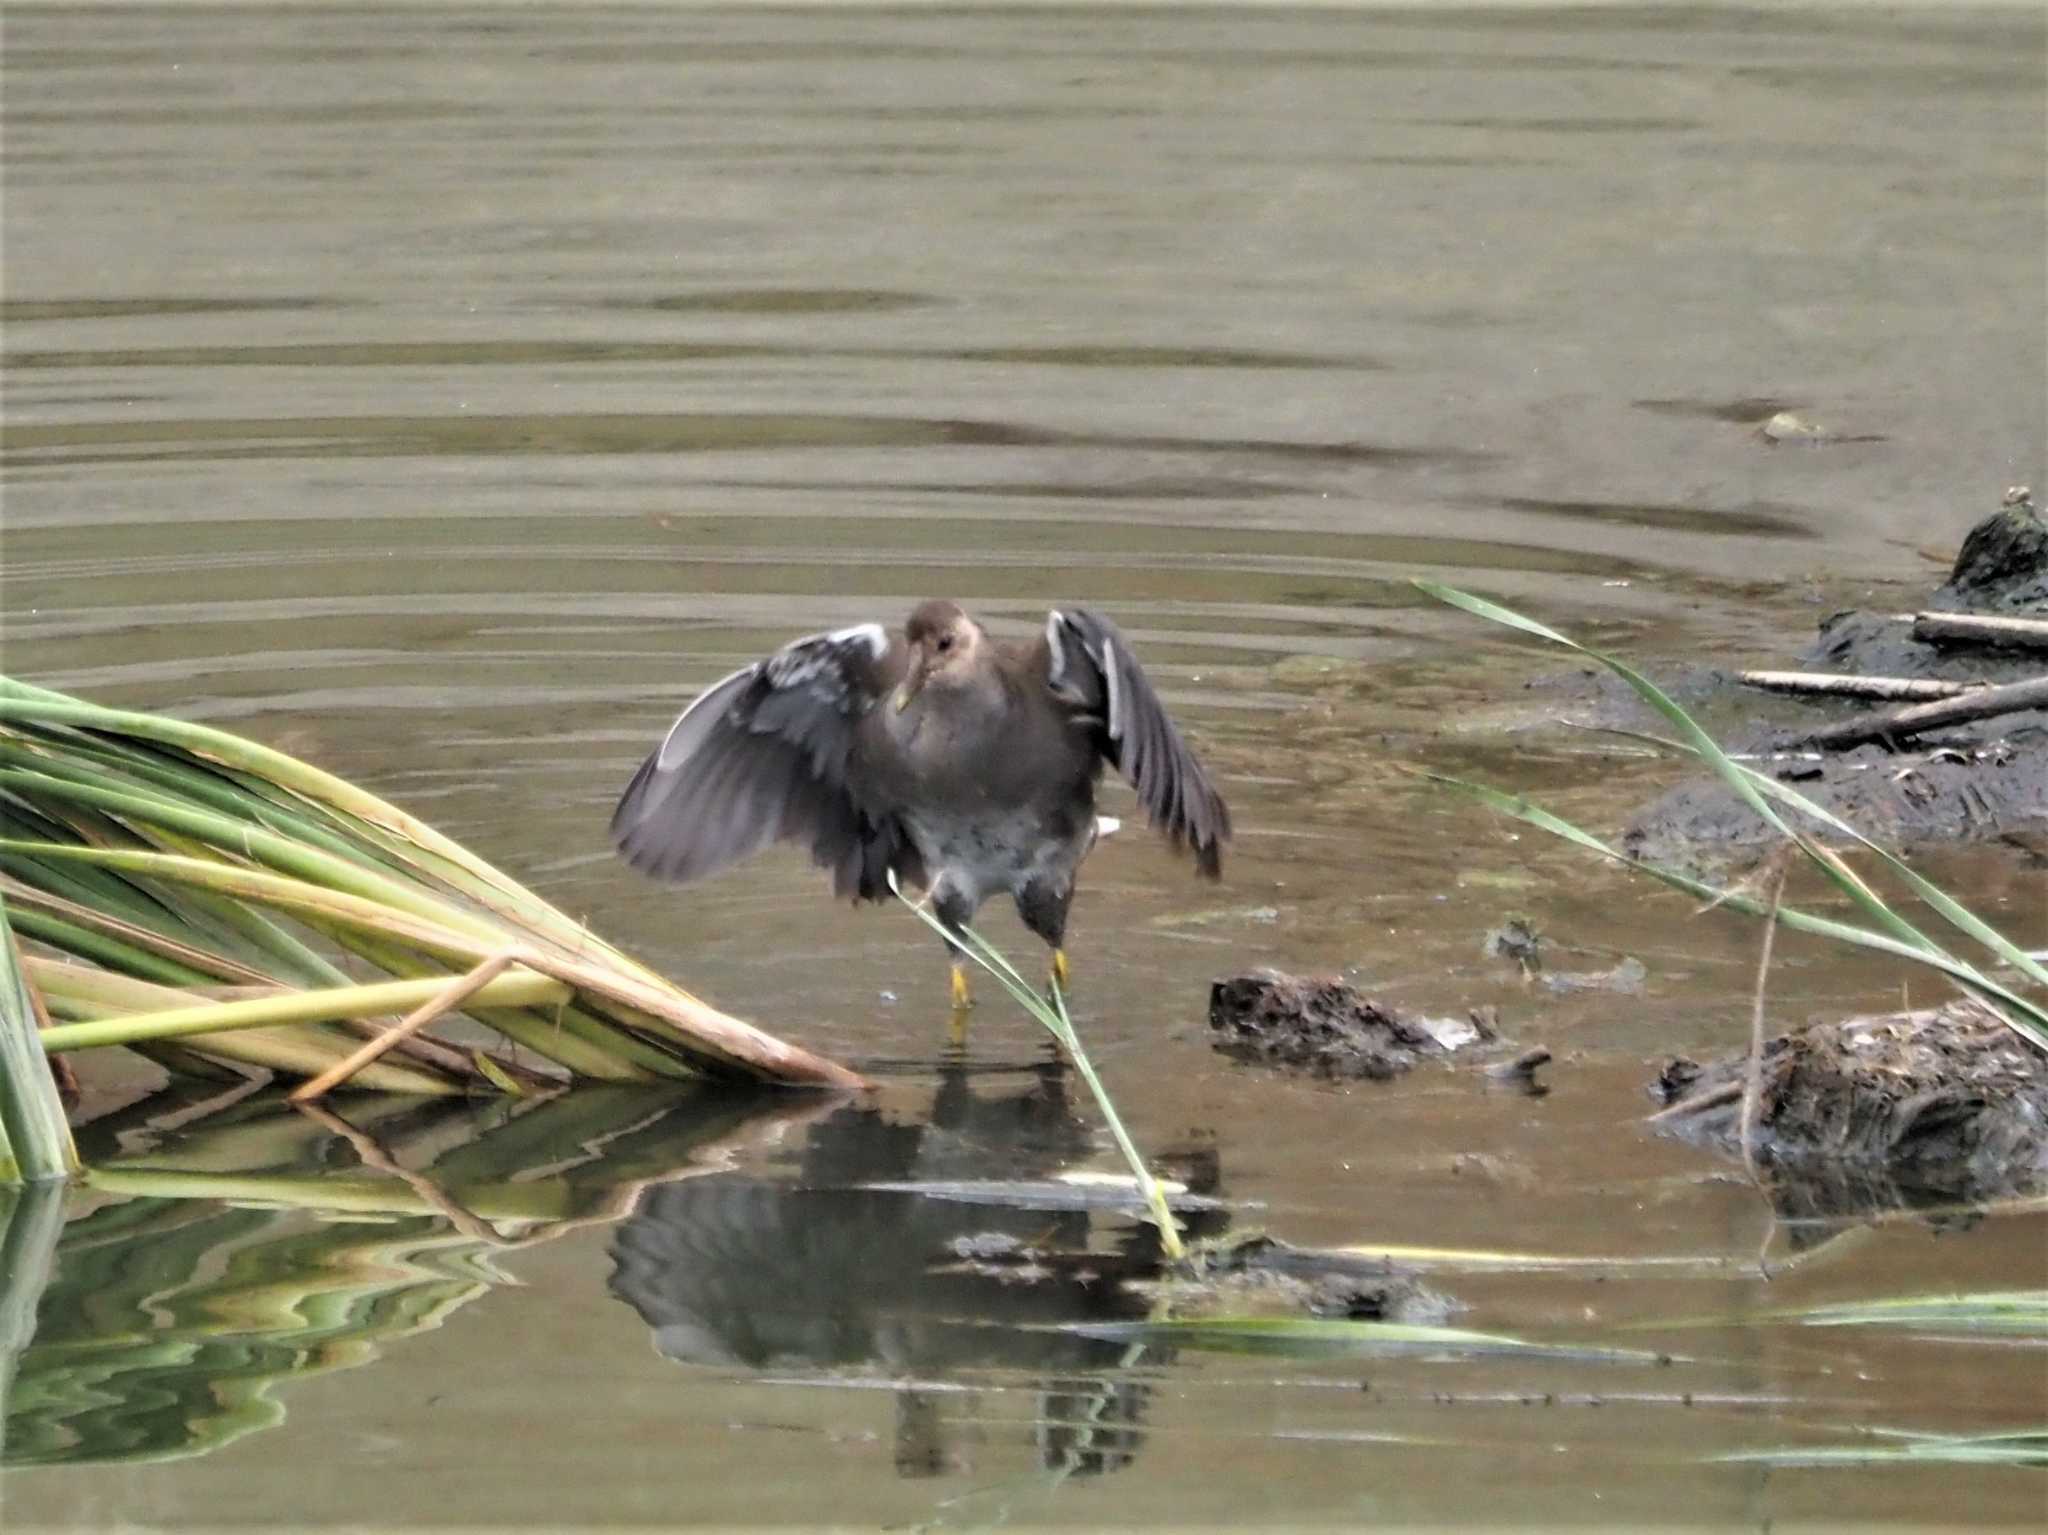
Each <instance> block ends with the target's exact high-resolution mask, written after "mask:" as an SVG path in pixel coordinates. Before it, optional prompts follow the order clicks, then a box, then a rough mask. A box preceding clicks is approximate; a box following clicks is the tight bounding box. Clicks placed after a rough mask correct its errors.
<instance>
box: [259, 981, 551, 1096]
mask: <svg viewBox="0 0 2048 1535" xmlns="http://www.w3.org/2000/svg"><path fill="white" fill-rule="evenodd" d="M518 957H519V955H518V951H517V950H512V949H508V950H506V951H505V952H503V953H501V954H493V955H492V956H491V957H490V958H488V959H486V960H485V961H484V962H483V963H482V964H480V965H478V966H477V967H476V968H475V969H474V970H472V971H470V972H469V973H468V974H467V975H459V976H457V977H456V978H455V979H454V980H452V981H450V982H449V983H448V984H447V985H446V986H444V987H442V988H441V989H440V990H439V991H437V992H435V993H434V994H433V995H432V996H431V997H429V998H427V1000H426V1001H425V1002H423V1003H421V1004H420V1006H418V1007H417V1008H415V1009H413V1011H412V1012H411V1013H410V1014H408V1015H407V1016H406V1018H405V1019H404V1020H403V1021H402V1022H400V1023H399V1024H397V1025H396V1026H395V1027H393V1028H391V1029H388V1030H386V1031H385V1032H384V1033H382V1034H379V1035H378V1036H377V1037H376V1038H375V1039H372V1040H367V1041H365V1042H364V1044H363V1046H362V1048H361V1049H359V1050H357V1051H356V1052H355V1053H354V1054H353V1055H351V1056H349V1057H348V1059H346V1060H343V1061H337V1062H336V1063H335V1064H334V1065H332V1066H330V1067H328V1068H327V1069H326V1070H325V1071H323V1072H321V1073H320V1075H319V1076H317V1077H315V1078H313V1080H312V1081H310V1082H307V1083H306V1084H304V1085H303V1086H302V1087H300V1088H298V1089H297V1090H296V1091H294V1092H293V1093H292V1095H291V1097H290V1100H289V1101H290V1102H292V1103H298V1104H306V1103H311V1102H313V1101H314V1100H315V1099H316V1098H319V1097H321V1096H323V1095H324V1094H326V1093H328V1092H329V1091H331V1090H332V1089H333V1088H335V1087H336V1086H337V1085H339V1084H340V1083H343V1082H346V1081H347V1080H348V1079H349V1078H350V1077H352V1076H354V1075H355V1074H356V1073H357V1072H359V1071H361V1070H362V1069H363V1068H364V1067H365V1066H367V1065H369V1064H370V1063H371V1062H372V1061H374V1060H376V1059H378V1058H379V1057H380V1056H382V1055H383V1054H384V1052H385V1051H387V1050H389V1049H390V1048H391V1047H392V1046H393V1045H396V1044H398V1043H399V1042H400V1041H401V1040H405V1039H409V1038H411V1037H412V1036H413V1035H414V1034H417V1033H418V1032H419V1031H420V1030H421V1029H423V1028H425V1027H426V1026H427V1025H428V1024H430V1023H432V1022H433V1021H434V1020H435V1019H436V1018H438V1017H440V1016H441V1015H442V1014H443V1013H446V1012H450V1011H453V1010H454V1009H455V1008H458V1007H460V1006H462V1004H463V1003H465V1002H467V1001H468V1000H469V999H470V998H471V997H473V996H475V995H476V994H477V993H478V992H479V991H482V990H483V989H484V987H486V986H488V985H489V984H490V983H491V982H492V981H494V980H496V979H497V978H498V977H499V976H500V975H501V974H503V973H504V971H505V969H506V967H507V966H509V965H510V964H511V963H512V962H513V961H514V960H515V959H517V958H518Z"/></svg>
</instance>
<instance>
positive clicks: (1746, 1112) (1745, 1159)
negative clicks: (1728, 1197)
mask: <svg viewBox="0 0 2048 1535" xmlns="http://www.w3.org/2000/svg"><path fill="white" fill-rule="evenodd" d="M1789 872H1790V866H1789V860H1788V859H1786V858H1783V857H1781V858H1779V859H1778V860H1777V867H1776V868H1775V869H1774V870H1773V871H1772V874H1771V899H1770V909H1769V910H1768V911H1766V912H1765V913H1764V941H1763V951H1762V952H1761V953H1760V954H1759V955H1758V956H1757V962H1756V994H1755V996H1754V997H1753V998H1752V999H1751V1002H1750V1009H1749V1069H1748V1071H1746V1072H1745V1073H1744V1074H1743V1079H1742V1118H1741V1119H1740V1121H1739V1122H1738V1125H1737V1129H1736V1132H1735V1138H1736V1141H1737V1143H1738V1144H1739V1145H1740V1146H1741V1147H1742V1166H1743V1169H1744V1170H1745V1171H1746V1172H1747V1173H1748V1174H1749V1177H1750V1181H1751V1182H1752V1183H1755V1182H1760V1181H1761V1179H1760V1178H1759V1177H1758V1175H1757V1169H1756V1147H1755V1145H1754V1144H1753V1141H1754V1139H1755V1136H1756V1101H1757V1098H1758V1096H1759V1095H1760V1094H1761V1092H1762V1091H1763V1080H1764V991H1765V988H1766V987H1767V986H1768V984H1769V982H1770V976H1771V949H1772V947H1773V945H1774V944H1775V943H1776V941H1777V937H1778V905H1779V902H1780V901H1782V900H1783V898H1784V895H1785V876H1786V875H1787V874H1788V873H1789Z"/></svg>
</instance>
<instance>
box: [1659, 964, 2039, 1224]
mask: <svg viewBox="0 0 2048 1535" xmlns="http://www.w3.org/2000/svg"><path fill="white" fill-rule="evenodd" d="M1747 1071H1748V1056H1747V1054H1746V1052H1745V1053H1738V1054H1735V1055H1732V1056H1728V1057H1726V1058H1723V1059H1721V1060H1717V1061H1714V1062H1712V1063H1710V1064H1707V1065H1701V1064H1699V1063H1697V1062H1695V1061H1691V1060H1688V1059H1685V1058H1683V1057H1680V1058H1678V1059H1674V1060H1672V1061H1670V1062H1668V1063H1667V1064H1666V1065H1665V1067H1664V1069H1663V1071H1662V1072H1661V1073H1660V1074H1659V1076H1658V1078H1657V1081H1656V1084H1655V1087H1654V1091H1655V1092H1656V1094H1657V1096H1658V1097H1659V1099H1660V1100H1661V1101H1662V1102H1663V1104H1664V1105H1665V1107H1664V1110H1663V1111H1662V1112H1660V1113H1659V1114H1657V1115H1656V1116H1655V1118H1654V1121H1653V1122H1654V1123H1655V1125H1656V1127H1657V1129H1658V1130H1659V1131H1660V1132H1661V1133H1664V1134H1667V1135H1671V1136H1675V1137H1677V1138H1679V1139H1682V1140H1685V1141H1689V1142H1691V1143H1693V1144H1697V1145H1702V1146H1706V1147H1709V1148H1711V1149H1713V1150H1715V1151H1718V1152H1721V1153H1722V1154H1724V1155H1728V1156H1739V1155H1740V1154H1741V1146H1740V1134H1741V1130H1740V1125H1741V1115H1742V1095H1743V1084H1744V1080H1745V1077H1746V1074H1747ZM1754 1134H1755V1145H1756V1155H1757V1161H1758V1163H1759V1165H1760V1166H1762V1167H1764V1168H1767V1169H1768V1170H1769V1171H1770V1173H1771V1180H1770V1181H1771V1183H1772V1184H1773V1185H1774V1188H1775V1193H1776V1197H1777V1199H1778V1201H1779V1203H1780V1204H1781V1205H1782V1206H1783V1207H1785V1208H1784V1212H1783V1213H1787V1214H1792V1215H1798V1216H1821V1215H1838V1214H1845V1213H1852V1212H1859V1211H1868V1210H1872V1209H1883V1208H1895V1207H1903V1208H1915V1207H1924V1206H1927V1205H1946V1204H1963V1203H1978V1202H1982V1201H1986V1200H1994V1199H2000V1198H2006V1197H2011V1196H2015V1195H2028V1194H2034V1193H2038V1192H2040V1191H2041V1190H2043V1189H2044V1188H2048V1058H2044V1056H2043V1055H2042V1053H2041V1052H2040V1051H2039V1050H2036V1049H2034V1048H2033V1047H2032V1046H2031V1045H2029V1044H2028V1043H2027V1042H2026V1041H2025V1040H2023V1039H2021V1038H2020V1037H2019V1036H2018V1035H2017V1034H2015V1033H2013V1031H2012V1030H2011V1029H2009V1028H2007V1027H2006V1026H2005V1025H2004V1024H2003V1023H2001V1022H2000V1021H1999V1020H1998V1019H1997V1018H1995V1017H1993V1016H1992V1015H1991V1014H1990V1013H1989V1012H1988V1011H1986V1010H1985V1009H1984V1008H1982V1007H1980V1006H1979V1005H1977V1004H1976V1003H1974V1002H1956V1003H1951V1004H1949V1005H1948V1006H1945V1007H1939V1008H1930V1009H1924V1010H1920V1011H1915V1012H1903V1013H1888V1014H1883V1015H1879V1016H1873V1017H1862V1018H1850V1019H1846V1020H1842V1021H1838V1022H1830V1023H1821V1024H1815V1025H1813V1026H1812V1027H1810V1028H1807V1029H1805V1030H1802V1031H1801V1032H1799V1033H1796V1034H1788V1035H1783V1036H1781V1037H1779V1038H1777V1039H1773V1040H1769V1041H1767V1042H1766V1044H1765V1046H1764V1052H1763V1063H1762V1073H1761V1080H1760V1084H1759V1090H1758V1097H1757V1108H1756V1116H1755V1128H1754Z"/></svg>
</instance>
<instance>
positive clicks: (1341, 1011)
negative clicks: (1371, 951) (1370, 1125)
mask: <svg viewBox="0 0 2048 1535" xmlns="http://www.w3.org/2000/svg"><path fill="white" fill-rule="evenodd" d="M1209 1028H1210V1030H1211V1038H1210V1041H1209V1043H1210V1044H1211V1045H1212V1046H1213V1047H1214V1048H1215V1049H1217V1050H1219V1051H1221V1052H1222V1053H1223V1054H1225V1055H1228V1056H1233V1057H1235V1058H1236V1059H1238V1060H1245V1061H1257V1062H1259V1063H1260V1064H1262V1065H1268V1066H1287V1067H1293V1068H1296V1069H1298V1070H1303V1071H1308V1072H1310V1073H1312V1074H1314V1075H1316V1076H1319V1077H1331V1078H1360V1077H1365V1078H1372V1079H1375V1080H1380V1081H1384V1080H1386V1079H1388V1078H1390V1077H1397V1076H1399V1075H1401V1074H1402V1073H1403V1072H1405V1071H1408V1070H1409V1069H1410V1068H1412V1067H1413V1066H1414V1065H1415V1064H1416V1062H1418V1061H1420V1060H1422V1059H1424V1058H1425V1057H1437V1058H1442V1057H1445V1056H1448V1055H1450V1054H1452V1053H1454V1052H1455V1051H1458V1050H1462V1049H1465V1048H1467V1047H1468V1046H1471V1045H1476V1044H1482V1043H1492V1042H1494V1041H1496V1040H1497V1039H1498V1038H1499V1035H1498V1034H1497V1033H1496V1031H1495V1029H1494V1026H1493V1023H1492V1020H1491V1019H1490V1018H1488V1017H1486V1016H1485V1015H1483V1014H1481V1013H1477V1012H1475V1013H1474V1014H1473V1015H1472V1017H1471V1019H1470V1020H1469V1021H1467V1020H1464V1019H1453V1018H1424V1017H1421V1016H1419V1015H1416V1014H1412V1013H1403V1012H1397V1011H1395V1010H1393V1009H1391V1008H1386V1007H1383V1006H1381V1005H1380V1004H1379V1003H1377V1002H1375V1001H1373V1000H1372V999H1371V998H1369V997H1366V996H1363V995H1361V994H1360V993H1359V992H1358V991H1357V990H1356V989H1355V988H1353V987H1351V986H1349V985H1347V984H1345V983H1344V982H1343V981H1340V980H1336V979H1334V978H1332V977H1313V976H1294V975H1286V974H1283V973H1281V972H1279V971H1277V970H1260V971H1254V972H1253V973H1251V974H1249V975H1236V976H1229V977H1227V978H1225V979H1223V980H1219V981H1217V982H1215V983H1214V984H1213V985H1212V986H1211V987H1210V988H1209Z"/></svg>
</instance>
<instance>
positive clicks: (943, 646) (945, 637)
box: [939, 634, 953, 654]
mask: <svg viewBox="0 0 2048 1535" xmlns="http://www.w3.org/2000/svg"><path fill="white" fill-rule="evenodd" d="M952 648H953V636H952V635H950V634H942V635H940V636H939V650H940V652H941V653H942V654H943V653H944V652H946V651H948V650H951V649H952Z"/></svg>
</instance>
